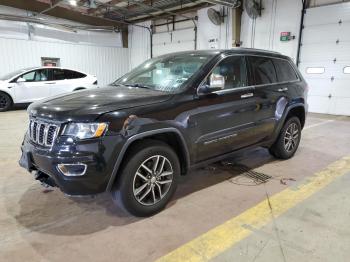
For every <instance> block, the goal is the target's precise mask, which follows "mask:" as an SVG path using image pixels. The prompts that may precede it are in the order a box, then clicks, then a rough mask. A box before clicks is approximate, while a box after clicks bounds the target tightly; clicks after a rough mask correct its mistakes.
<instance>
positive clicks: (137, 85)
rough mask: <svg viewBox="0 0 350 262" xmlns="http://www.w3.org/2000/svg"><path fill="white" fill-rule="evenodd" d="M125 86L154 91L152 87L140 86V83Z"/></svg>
mask: <svg viewBox="0 0 350 262" xmlns="http://www.w3.org/2000/svg"><path fill="white" fill-rule="evenodd" d="M125 86H131V87H138V88H147V89H152V88H151V87H150V86H146V85H143V84H140V83H133V84H125Z"/></svg>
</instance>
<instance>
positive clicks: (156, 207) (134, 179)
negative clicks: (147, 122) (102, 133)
mask: <svg viewBox="0 0 350 262" xmlns="http://www.w3.org/2000/svg"><path fill="white" fill-rule="evenodd" d="M180 172H181V169H180V163H179V159H178V157H177V155H176V153H175V152H174V150H173V149H172V148H171V147H170V146H168V145H167V144H166V143H163V142H161V141H157V140H145V141H144V142H142V143H140V144H138V145H136V146H134V147H133V148H132V149H131V150H130V151H129V152H128V154H127V156H126V158H125V160H124V164H123V166H122V169H121V172H120V177H119V178H118V180H117V183H116V185H115V186H114V188H113V190H112V197H113V200H114V201H115V202H116V204H117V205H118V206H120V207H121V208H122V209H124V210H125V211H126V212H128V213H130V214H132V215H134V216H139V217H146V216H151V215H154V214H156V213H158V212H160V211H161V210H163V209H164V208H165V206H166V204H167V203H168V202H169V200H170V199H171V197H172V196H173V194H174V192H175V191H176V186H177V180H178V177H179V175H180Z"/></svg>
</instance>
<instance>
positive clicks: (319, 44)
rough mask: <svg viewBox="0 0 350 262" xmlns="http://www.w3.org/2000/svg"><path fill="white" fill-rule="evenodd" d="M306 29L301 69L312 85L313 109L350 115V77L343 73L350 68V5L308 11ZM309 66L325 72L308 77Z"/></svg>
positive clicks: (318, 111)
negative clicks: (320, 68)
mask: <svg viewBox="0 0 350 262" xmlns="http://www.w3.org/2000/svg"><path fill="white" fill-rule="evenodd" d="M320 18H322V19H320ZM339 21H341V23H339ZM304 26H305V28H304V31H303V39H302V46H301V57H300V62H301V63H300V66H299V68H300V71H301V73H302V74H303V75H304V78H305V79H306V81H307V82H308V84H309V90H310V92H309V98H308V103H309V106H310V107H309V110H310V111H311V112H316V113H328V114H340V115H350V88H349V87H350V74H344V71H343V70H344V67H346V66H350V35H349V32H350V3H343V4H336V5H327V6H322V7H315V8H310V9H307V11H306V15H305V24H304ZM308 67H323V68H324V69H325V72H324V73H323V74H308V73H306V69H307V68H308Z"/></svg>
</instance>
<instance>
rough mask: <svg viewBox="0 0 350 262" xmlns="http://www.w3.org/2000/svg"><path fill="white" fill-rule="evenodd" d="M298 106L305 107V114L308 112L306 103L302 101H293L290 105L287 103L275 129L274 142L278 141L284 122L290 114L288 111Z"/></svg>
mask: <svg viewBox="0 0 350 262" xmlns="http://www.w3.org/2000/svg"><path fill="white" fill-rule="evenodd" d="M296 107H302V108H304V111H305V114H306V108H305V104H304V103H301V102H298V103H293V104H289V105H287V104H286V105H285V108H284V111H283V114H282V115H281V116H280V118H279V119H278V124H277V126H276V129H275V131H274V134H273V136H272V141H273V143H274V142H275V141H276V139H277V137H278V135H279V133H280V131H281V129H282V127H283V124H284V122H285V120H286V117H287V115H288V113H289V112H290V110H292V109H293V108H296Z"/></svg>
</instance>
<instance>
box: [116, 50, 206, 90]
mask: <svg viewBox="0 0 350 262" xmlns="http://www.w3.org/2000/svg"><path fill="white" fill-rule="evenodd" d="M211 57H212V55H209V54H206V55H203V54H191V53H187V54H181V55H179V54H178V55H173V56H163V57H159V58H153V59H150V60H147V61H146V62H144V63H143V64H141V65H140V66H138V67H136V68H135V69H133V70H132V71H130V72H129V73H128V74H126V75H124V76H123V77H121V78H120V79H118V80H117V81H116V82H114V83H113V84H114V85H119V84H120V85H126V86H134V87H140V88H149V89H153V90H158V91H164V92H178V91H180V90H181V87H182V86H183V84H184V83H185V82H186V81H187V80H188V79H189V78H190V77H191V76H192V75H193V74H194V73H195V72H197V71H198V69H199V68H200V67H201V66H202V65H203V64H205V63H206V62H207V61H208V60H209V59H210V58H211Z"/></svg>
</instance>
